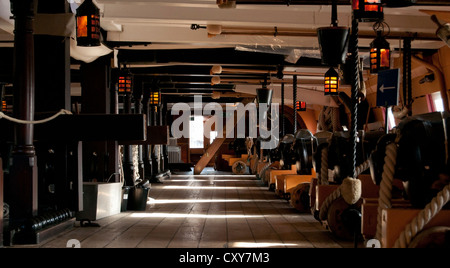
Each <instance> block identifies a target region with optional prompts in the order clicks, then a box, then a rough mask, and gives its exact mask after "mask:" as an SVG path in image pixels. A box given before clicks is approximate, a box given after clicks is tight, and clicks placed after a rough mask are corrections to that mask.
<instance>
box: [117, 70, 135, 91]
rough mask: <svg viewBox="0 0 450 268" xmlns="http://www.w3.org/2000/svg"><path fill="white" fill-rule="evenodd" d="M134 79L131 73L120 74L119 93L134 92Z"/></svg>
mask: <svg viewBox="0 0 450 268" xmlns="http://www.w3.org/2000/svg"><path fill="white" fill-rule="evenodd" d="M132 85H133V79H132V77H131V75H121V76H119V94H122V95H125V94H131V93H132Z"/></svg>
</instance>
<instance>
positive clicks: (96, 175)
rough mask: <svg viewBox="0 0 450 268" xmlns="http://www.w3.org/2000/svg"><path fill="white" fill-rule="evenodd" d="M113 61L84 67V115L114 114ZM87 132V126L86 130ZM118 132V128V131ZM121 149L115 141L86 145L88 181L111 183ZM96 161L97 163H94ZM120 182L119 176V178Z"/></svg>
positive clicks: (84, 149) (84, 176)
mask: <svg viewBox="0 0 450 268" xmlns="http://www.w3.org/2000/svg"><path fill="white" fill-rule="evenodd" d="M110 65H111V59H110V57H109V56H104V57H101V58H99V59H97V60H96V61H94V62H92V63H82V64H81V66H80V72H81V91H82V94H81V97H82V108H81V114H102V115H105V114H111V111H112V110H114V109H111V103H112V101H111V89H110V87H111V84H113V83H112V82H111V81H109V80H110V79H109V78H110V77H111V66H110ZM85 128H87V126H85ZM116 128H118V127H116ZM117 158H118V147H117V143H116V142H114V141H105V140H103V141H101V140H98V141H92V142H83V167H84V168H83V178H84V181H90V180H97V181H100V182H101V181H107V180H108V179H109V177H110V176H111V175H112V174H118V173H119V170H118V165H115V164H114V163H117V162H118V161H117ZM92 161H94V162H92ZM116 180H117V176H116Z"/></svg>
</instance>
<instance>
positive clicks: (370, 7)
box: [352, 0, 384, 22]
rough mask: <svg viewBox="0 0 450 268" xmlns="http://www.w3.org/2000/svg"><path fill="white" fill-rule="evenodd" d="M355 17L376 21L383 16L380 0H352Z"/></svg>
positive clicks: (366, 20)
mask: <svg viewBox="0 0 450 268" xmlns="http://www.w3.org/2000/svg"><path fill="white" fill-rule="evenodd" d="M352 8H353V15H354V17H355V19H357V20H359V21H363V22H370V21H378V20H382V19H383V18H384V13H383V5H382V3H381V0H352Z"/></svg>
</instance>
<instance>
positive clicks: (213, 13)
mask: <svg viewBox="0 0 450 268" xmlns="http://www.w3.org/2000/svg"><path fill="white" fill-rule="evenodd" d="M68 1H71V2H74V5H76V4H77V3H78V2H81V0H68ZM95 2H96V3H97V5H98V6H99V8H100V9H101V12H102V18H101V24H102V28H103V29H104V30H106V31H107V40H106V41H108V42H118V43H117V44H120V42H127V43H128V42H129V43H135V45H133V46H132V47H130V46H129V45H123V46H121V47H116V48H117V49H140V50H168V49H197V48H224V47H231V48H235V47H237V46H244V47H245V48H247V49H251V48H254V49H256V50H257V49H261V48H264V49H266V50H267V49H269V50H273V52H277V53H279V51H280V50H283V49H288V50H289V49H297V50H300V51H301V52H302V53H306V52H308V53H312V54H314V53H318V48H319V46H318V41H317V37H316V36H314V35H313V36H284V35H282V34H279V35H277V36H274V35H272V33H269V34H267V35H250V34H220V35H216V36H210V35H208V31H209V30H207V29H203V28H201V29H198V30H192V29H191V25H192V24H198V25H200V26H205V27H206V26H214V27H216V28H217V27H219V26H220V27H221V29H222V31H224V32H226V31H228V30H230V29H232V30H233V31H248V30H249V29H250V31H252V30H253V31H261V30H267V31H269V32H270V31H272V32H273V33H274V29H275V27H277V29H278V30H279V32H280V33H281V32H282V31H284V30H290V31H295V32H306V33H314V32H315V31H316V29H317V28H319V27H327V26H329V25H330V23H331V6H330V5H290V6H287V5H263V4H257V5H255V4H252V5H249V4H239V1H238V4H237V5H236V7H235V8H231V9H223V8H219V7H218V6H217V4H216V0H170V1H163V0H121V1H117V0H96V1H95ZM261 2H264V1H261ZM293 2H294V1H293ZM313 2H314V1H311V3H313ZM322 2H323V1H322ZM330 2H331V1H330ZM418 2H422V3H423V1H420V0H418ZM429 2H433V1H429ZM9 6H10V1H9V0H0V41H1V42H0V46H11V45H12V43H7V42H5V41H11V40H13V20H11V18H10V17H11V13H10V12H9V9H10V7H9ZM433 10H438V11H440V12H450V3H446V4H445V5H437V4H436V3H434V4H431V5H429V6H426V5H423V4H420V5H414V6H411V7H404V8H385V22H386V23H387V24H388V25H389V26H390V30H391V33H392V35H391V37H390V38H388V41H389V42H390V44H391V47H393V48H399V47H400V46H401V44H402V42H401V38H399V37H395V36H396V35H404V34H405V33H412V34H415V33H417V35H418V36H419V37H426V38H424V39H422V38H417V39H415V40H413V42H412V47H413V48H414V49H438V48H440V47H442V46H444V45H445V44H444V43H443V42H442V41H440V40H439V39H437V38H436V37H435V32H436V30H437V28H438V27H437V25H436V24H434V23H433V22H432V21H431V19H430V15H429V14H427V13H425V12H424V11H428V13H430V11H433ZM441 14H442V13H441ZM338 18H339V26H346V27H350V25H351V6H350V5H339V6H338ZM438 18H440V19H441V20H442V21H443V22H444V21H445V20H447V17H443V16H442V15H438ZM447 22H450V21H447ZM372 25H373V23H360V24H359V31H360V33H362V34H363V35H366V36H367V37H361V38H360V40H359V45H360V46H361V48H367V47H368V46H369V44H370V42H372V40H373V38H374V37H373V36H375V35H374V32H373V29H372ZM141 42H142V43H146V44H145V45H139V44H138V43H141ZM181 64H185V65H188V64H189V63H186V62H184V63H181ZM214 64H217V63H214ZM219 64H220V63H219ZM143 67H144V66H143ZM145 67H148V66H145ZM295 67H296V66H293V67H290V68H291V71H295V70H297V71H298V70H300V71H302V72H307V71H308V69H304V68H303V69H301V68H302V66H297V67H298V68H295ZM311 71H312V72H314V70H311ZM275 87H279V85H276V86H275ZM305 87H308V85H303V88H305ZM252 88H254V86H249V85H236V88H235V91H240V92H245V93H251V91H252V90H253V91H254V89H252ZM309 89H310V90H309V91H305V92H306V95H308V96H311V98H313V100H311V103H316V104H322V105H329V104H330V103H331V101H330V100H329V99H328V98H327V99H323V98H319V97H318V98H314V97H313V96H314V94H316V93H315V92H312V91H311V89H312V90H314V91H319V92H320V91H321V88H320V86H317V85H310V86H309ZM287 90H291V91H292V87H291V88H289V87H288V88H287ZM301 90H302V88H300V91H301ZM322 90H323V89H322ZM287 94H290V93H287ZM277 97H278V95H277V94H275V98H277Z"/></svg>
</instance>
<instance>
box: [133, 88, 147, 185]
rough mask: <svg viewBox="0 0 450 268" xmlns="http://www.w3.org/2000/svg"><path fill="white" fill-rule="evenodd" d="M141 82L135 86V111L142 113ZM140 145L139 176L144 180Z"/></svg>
mask: <svg viewBox="0 0 450 268" xmlns="http://www.w3.org/2000/svg"><path fill="white" fill-rule="evenodd" d="M137 85H139V83H135V86H134V112H135V113H136V114H142V112H143V109H142V107H143V103H142V100H143V94H142V88H141V87H138V86H137ZM137 146H138V166H139V167H138V168H139V177H140V178H141V180H144V178H145V174H144V170H145V169H144V159H143V145H137Z"/></svg>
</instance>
